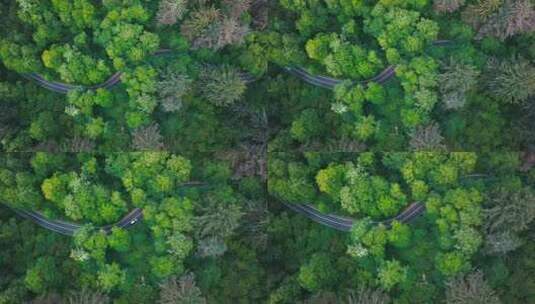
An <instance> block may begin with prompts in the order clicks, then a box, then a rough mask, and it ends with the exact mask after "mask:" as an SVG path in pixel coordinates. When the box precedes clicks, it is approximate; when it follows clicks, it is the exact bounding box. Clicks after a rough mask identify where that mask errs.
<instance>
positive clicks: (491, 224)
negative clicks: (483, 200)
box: [483, 188, 535, 233]
mask: <svg viewBox="0 0 535 304" xmlns="http://www.w3.org/2000/svg"><path fill="white" fill-rule="evenodd" d="M490 206H491V207H488V208H485V209H483V216H484V218H485V221H484V223H485V224H484V226H485V229H486V230H487V231H488V232H489V233H496V232H503V231H512V232H521V231H524V230H526V229H527V228H528V227H529V224H530V223H531V222H532V221H533V220H534V219H535V193H533V191H532V190H531V189H529V188H523V189H521V190H520V191H515V192H510V191H505V190H502V189H498V190H497V191H494V192H493V193H492V194H491V195H490Z"/></svg>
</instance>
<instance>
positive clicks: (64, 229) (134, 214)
mask: <svg viewBox="0 0 535 304" xmlns="http://www.w3.org/2000/svg"><path fill="white" fill-rule="evenodd" d="M451 42H452V41H451V40H436V41H433V43H432V45H435V46H444V45H449V44H451ZM170 52H172V50H170V49H160V50H158V51H156V52H154V55H155V56H159V55H164V54H168V53H170ZM284 70H285V71H286V72H288V73H290V74H292V75H294V76H296V77H299V78H300V79H302V80H303V81H305V82H306V83H309V84H311V85H314V86H317V87H321V88H325V89H331V90H332V89H334V87H335V86H336V85H338V84H340V83H342V82H343V81H344V80H340V79H336V78H332V77H329V76H321V75H312V74H310V73H309V72H307V71H306V70H305V69H304V68H302V67H285V68H284ZM395 74H396V71H395V66H394V65H391V66H388V67H386V68H385V69H384V70H383V71H382V72H381V73H379V74H377V75H376V76H374V77H372V78H370V79H367V80H364V81H360V82H357V83H359V84H363V85H365V84H367V83H369V82H375V83H378V84H384V83H386V82H387V81H388V80H389V79H390V78H392V77H393V76H394V75H395ZM121 76H122V73H121V72H116V73H115V74H113V75H112V76H111V77H110V78H108V79H107V80H106V81H104V82H102V83H100V84H97V85H94V86H82V85H73V84H68V83H63V82H56V81H49V80H46V79H45V78H44V77H43V76H41V75H40V74H38V73H28V74H24V75H23V77H25V78H27V79H29V80H32V81H34V82H36V83H37V84H38V85H39V86H41V87H43V88H45V89H47V90H50V91H54V92H57V93H61V94H67V93H69V91H72V90H77V89H91V90H96V89H99V88H104V89H110V88H112V87H113V86H115V85H117V84H119V83H120V82H121ZM241 77H242V79H243V81H244V82H246V83H250V82H253V81H255V80H257V78H256V77H254V76H253V75H251V74H249V73H242V75H241ZM283 204H284V205H285V206H286V207H287V208H289V209H291V210H293V211H295V212H297V213H300V214H302V215H304V216H306V217H308V218H310V219H311V220H313V221H315V222H317V223H320V224H322V225H324V226H327V227H330V228H333V229H336V230H339V231H345V232H347V231H350V230H351V229H352V227H353V224H354V222H355V221H356V220H354V219H351V218H346V217H342V216H338V215H334V214H324V213H322V212H320V211H319V210H318V209H316V208H314V207H313V206H312V205H309V204H289V203H283ZM11 209H13V208H11ZM13 210H14V211H15V212H16V213H17V214H18V215H20V216H22V217H24V218H26V219H29V220H31V221H33V222H34V223H36V224H37V225H39V226H41V227H43V228H46V229H48V230H51V231H54V232H57V233H60V234H63V235H68V236H73V235H74V234H75V233H76V231H77V230H78V229H80V228H81V227H83V225H81V224H75V223H69V222H65V221H61V220H51V219H48V218H46V217H45V216H44V215H42V214H40V213H39V212H35V211H28V210H22V209H13ZM424 211H425V206H424V205H423V204H422V203H419V202H415V203H412V204H410V205H409V206H408V207H407V208H406V209H405V210H403V211H402V212H401V213H400V214H398V215H397V216H395V217H393V218H391V219H387V220H384V221H376V222H373V223H374V224H382V225H385V226H387V227H390V225H391V223H392V222H393V221H395V220H396V221H400V222H402V223H408V222H410V221H412V220H413V219H414V218H416V217H417V216H419V215H421V214H422V213H423V212H424ZM142 218H143V210H142V209H140V208H135V209H133V210H132V211H130V212H129V213H128V214H127V215H125V216H124V217H123V218H122V219H121V220H120V221H118V222H117V223H115V224H112V225H106V226H102V227H97V228H98V229H101V230H103V231H105V232H106V233H110V232H111V230H112V228H113V227H119V228H125V229H127V228H129V227H131V226H133V225H135V224H136V223H138V222H139V221H140V220H141V219H142Z"/></svg>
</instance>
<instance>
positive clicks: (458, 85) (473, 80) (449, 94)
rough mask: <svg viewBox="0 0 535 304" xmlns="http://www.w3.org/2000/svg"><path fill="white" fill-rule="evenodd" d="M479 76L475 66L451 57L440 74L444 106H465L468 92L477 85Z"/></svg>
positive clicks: (447, 107) (457, 107)
mask: <svg viewBox="0 0 535 304" xmlns="http://www.w3.org/2000/svg"><path fill="white" fill-rule="evenodd" d="M478 76H479V71H478V70H477V69H476V68H475V67H473V66H471V65H465V64H462V63H459V62H456V61H455V60H454V59H453V58H450V61H449V62H448V63H447V64H445V65H444V72H443V73H441V74H440V75H438V82H439V84H440V93H441V95H442V101H443V103H444V107H445V108H446V109H448V110H450V109H459V108H461V107H463V106H464V104H465V103H466V93H467V92H468V91H469V90H471V89H472V88H473V87H475V85H476V84H477V79H478Z"/></svg>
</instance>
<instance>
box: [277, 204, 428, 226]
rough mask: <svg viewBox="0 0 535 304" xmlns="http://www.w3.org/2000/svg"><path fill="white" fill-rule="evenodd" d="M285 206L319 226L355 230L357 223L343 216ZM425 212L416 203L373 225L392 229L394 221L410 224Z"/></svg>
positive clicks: (303, 206) (300, 207)
mask: <svg viewBox="0 0 535 304" xmlns="http://www.w3.org/2000/svg"><path fill="white" fill-rule="evenodd" d="M284 205H285V206H286V207H287V208H289V209H291V210H293V211H295V212H297V213H300V214H302V215H304V216H306V217H308V218H310V219H311V220H313V221H315V222H317V223H319V224H322V225H324V226H327V227H330V228H333V229H336V230H340V231H346V232H347V231H351V229H352V228H353V224H354V222H355V221H356V220H354V219H351V218H346V217H342V216H338V215H334V214H325V213H322V212H320V211H319V210H318V209H316V208H314V207H313V206H311V205H308V204H290V203H284ZM424 212H425V205H424V204H422V203H419V202H415V203H412V204H410V205H409V206H408V207H407V208H405V210H403V211H402V212H401V213H400V214H398V215H396V216H395V217H393V218H391V219H387V220H384V221H375V222H372V223H373V224H377V225H380V224H382V225H385V226H387V227H390V225H391V224H392V222H393V221H394V220H396V221H399V222H401V223H409V222H411V221H412V220H414V219H415V218H416V217H418V216H419V215H421V214H422V213H424Z"/></svg>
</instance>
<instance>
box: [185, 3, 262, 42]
mask: <svg viewBox="0 0 535 304" xmlns="http://www.w3.org/2000/svg"><path fill="white" fill-rule="evenodd" d="M250 5H251V3H250V1H249V0H232V1H228V0H227V1H223V2H222V9H221V10H220V9H217V8H215V7H213V6H206V5H204V4H199V7H198V8H197V9H196V10H195V11H194V12H193V13H192V14H190V16H189V17H188V18H187V19H186V20H185V21H184V23H183V24H182V27H181V31H182V34H183V35H184V37H186V38H187V39H188V40H189V41H190V42H191V44H192V47H193V48H201V47H206V48H212V49H215V50H217V49H220V48H223V47H225V46H226V45H229V44H239V43H241V42H242V41H243V38H244V37H245V35H246V34H247V33H248V32H249V28H248V26H247V25H246V24H243V23H242V19H241V15H242V14H243V13H244V12H246V11H247V10H248V9H249V8H250Z"/></svg>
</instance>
